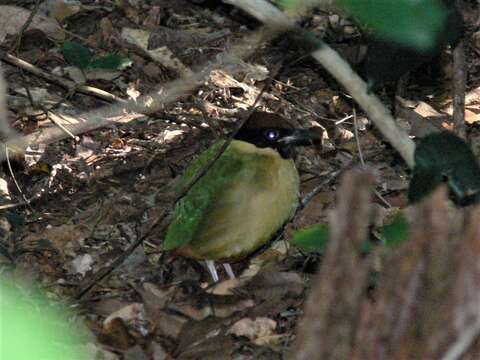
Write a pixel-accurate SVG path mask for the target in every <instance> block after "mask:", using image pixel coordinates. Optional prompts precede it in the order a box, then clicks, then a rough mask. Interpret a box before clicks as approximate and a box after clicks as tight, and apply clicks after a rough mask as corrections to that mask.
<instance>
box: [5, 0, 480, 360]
mask: <svg viewBox="0 0 480 360" xmlns="http://www.w3.org/2000/svg"><path fill="white" fill-rule="evenodd" d="M81 3H82V5H81V6H78V5H66V4H64V5H63V6H60V5H59V4H63V2H46V3H45V4H42V6H40V8H39V9H36V11H37V13H36V14H37V15H38V16H40V15H41V16H47V15H46V14H48V16H49V17H51V18H54V19H55V21H58V22H60V23H61V25H62V27H63V28H64V29H65V30H66V31H65V32H61V31H58V30H57V31H56V32H55V30H54V31H53V33H50V31H52V30H49V28H48V26H46V25H45V24H44V23H43V24H42V23H41V22H40V25H38V24H37V23H36V22H35V21H32V24H31V25H30V27H29V29H27V30H26V31H23V32H22V33H20V30H21V27H22V25H23V24H25V22H26V21H27V19H28V15H29V14H30V11H31V10H32V9H34V7H35V2H34V1H10V2H9V1H6V2H5V1H4V2H2V5H1V6H0V23H4V22H6V21H7V20H8V21H10V22H11V24H12V28H13V29H14V30H11V31H10V32H8V31H7V33H6V34H2V33H1V31H0V36H2V38H1V39H0V40H1V41H3V42H2V53H1V54H2V59H3V60H4V63H3V64H2V65H3V66H2V68H3V71H4V75H5V78H6V81H7V83H8V95H7V102H8V110H9V113H8V115H9V119H10V120H11V123H12V126H13V127H14V128H15V129H16V130H17V131H18V132H19V133H21V134H22V135H33V136H36V135H38V136H43V135H41V134H50V133H49V131H50V130H52V129H55V131H57V132H58V131H59V133H60V135H58V136H57V137H54V136H52V135H45V136H46V138H47V139H48V140H46V141H45V144H42V145H34V146H31V147H30V148H29V149H28V151H27V152H26V154H25V155H18V156H11V157H10V159H9V162H8V163H7V162H5V163H4V165H3V170H2V175H1V180H0V183H1V184H2V188H1V191H2V199H3V200H2V204H4V205H10V204H15V205H14V206H13V207H9V208H4V210H3V212H2V214H1V215H0V224H1V226H0V228H1V230H0V231H1V234H2V237H1V239H0V272H1V273H3V274H9V275H12V276H14V277H15V278H17V279H22V281H24V282H26V283H28V284H31V285H34V286H38V287H40V288H42V289H44V290H45V291H46V292H47V294H48V297H49V298H50V299H54V300H58V301H59V302H61V303H64V304H65V305H66V306H69V307H70V308H75V309H76V311H78V313H79V318H80V320H79V322H80V323H82V326H84V327H85V329H84V330H85V331H86V332H87V333H89V334H90V336H89V337H88V339H89V340H88V343H89V345H88V346H89V347H90V349H91V350H92V351H94V352H97V355H96V356H98V358H104V359H155V360H157V359H165V358H178V359H197V358H201V359H207V358H211V359H277V358H278V359H281V358H283V357H284V355H285V354H286V353H287V352H288V349H289V348H290V346H291V344H292V342H293V341H294V339H295V328H296V326H297V323H298V320H299V319H300V318H301V316H302V307H303V303H304V301H305V299H306V297H307V294H308V288H309V284H310V280H311V278H312V276H313V275H314V274H315V271H316V269H317V268H318V264H319V263H320V262H321V258H322V256H321V254H319V253H307V252H305V251H303V250H301V249H298V248H296V247H295V246H290V245H289V240H291V238H292V236H293V234H294V233H295V231H296V230H298V229H303V228H305V227H308V226H311V225H314V224H318V223H327V222H328V221H329V216H330V215H329V214H330V213H331V210H332V209H333V208H334V206H335V200H336V194H335V191H336V188H337V185H338V181H339V178H340V177H341V174H342V173H343V172H344V171H345V170H347V169H350V168H353V167H355V166H358V165H361V164H362V163H365V165H366V166H367V167H368V168H369V169H370V171H371V172H372V173H373V174H374V175H375V179H376V180H375V190H376V196H375V200H374V215H372V219H371V222H372V224H373V227H372V230H371V231H372V232H375V231H376V229H379V228H381V227H382V226H383V225H384V224H385V223H388V221H389V219H391V217H392V216H394V215H395V214H397V213H398V212H399V211H401V210H402V209H404V208H405V207H406V206H407V195H406V194H407V189H408V184H409V178H410V173H409V170H408V167H407V166H406V165H405V164H404V163H403V161H402V160H401V158H399V157H398V156H397V155H396V153H395V151H394V150H393V149H392V148H391V147H390V146H389V145H388V144H387V143H386V142H385V141H383V139H382V136H381V135H380V134H379V133H378V131H376V130H375V129H373V127H372V125H371V123H370V122H369V120H368V118H367V117H366V116H365V115H364V113H363V112H362V109H360V108H358V107H357V106H356V104H355V103H354V102H353V101H352V100H351V98H350V97H349V95H348V94H346V93H345V92H344V90H343V89H342V88H341V87H340V86H339V85H338V84H337V83H336V82H335V80H334V79H333V78H332V77H331V76H329V75H328V74H327V73H326V72H325V71H324V70H323V69H322V68H321V66H320V65H318V64H317V63H315V61H314V60H312V59H311V58H310V57H309V56H308V54H306V53H305V52H304V50H302V49H301V48H300V47H298V46H296V44H295V43H294V41H293V40H291V39H289V38H288V37H283V36H282V37H280V38H277V39H275V40H272V41H270V42H267V43H262V45H261V46H260V47H258V48H256V49H254V51H252V52H251V53H250V54H249V55H248V56H246V57H240V56H238V54H232V53H231V52H230V50H231V49H232V48H233V47H234V45H235V44H236V43H238V42H240V41H242V39H245V38H247V37H248V36H249V34H251V33H252V32H254V31H256V30H257V29H258V28H260V26H261V25H260V24H259V23H258V22H256V21H255V20H254V19H252V18H251V17H249V16H248V15H246V14H244V13H243V12H241V11H240V10H237V9H235V8H233V7H230V6H227V5H223V4H219V3H220V2H216V1H205V2H201V1H198V2H196V1H187V0H157V1H151V2H147V1H140V2H134V1H131V2H128V1H101V2H96V1H82V2H81ZM130 3H136V5H135V6H133V5H129V4H130ZM6 4H8V5H6ZM14 6H23V7H24V9H23V10H22V9H19V8H16V7H14ZM469 6H470V5H468V4H467V3H466V5H465V9H462V10H463V13H464V15H465V19H466V22H467V32H466V34H465V41H466V44H467V46H466V48H467V50H466V51H467V67H468V74H469V77H468V83H467V92H468V91H471V90H473V89H477V96H476V97H474V96H471V97H470V98H469V99H468V101H467V110H466V121H467V123H468V128H469V132H470V134H471V137H470V139H471V142H472V145H473V147H474V149H475V150H476V149H478V148H480V142H479V139H480V136H479V132H478V130H477V129H478V127H477V126H478V123H479V120H480V95H478V88H479V86H480V66H479V65H480V60H479V54H480V36H479V33H478V32H477V33H476V36H474V32H473V30H472V29H477V31H478V26H479V24H478V19H480V17H479V15H480V14H479V12H480V11H479V9H478V8H474V7H473V2H472V5H471V7H469ZM25 9H27V10H28V11H27V10H25ZM7 14H8V15H7ZM7 16H8V17H9V18H8V19H7V18H6V17H7ZM2 18H3V19H2ZM50 20H52V19H50ZM301 24H302V26H304V27H306V28H308V29H309V30H311V31H313V32H314V33H316V34H318V36H322V37H323V38H324V40H325V41H326V42H327V43H329V44H330V45H331V46H332V47H333V48H334V49H336V50H337V51H338V52H339V53H340V54H342V56H344V57H345V58H346V59H348V60H349V62H350V63H351V64H352V66H353V67H358V66H359V64H360V58H361V54H362V51H363V49H364V47H365V41H364V39H363V38H362V36H361V34H360V32H359V31H358V29H357V28H356V27H355V26H354V25H353V24H352V22H351V21H348V20H346V19H344V18H342V17H340V16H338V15H337V14H335V13H333V12H329V11H320V10H313V11H310V12H309V13H308V14H307V15H305V16H304V17H303V18H302V20H301ZM134 29H137V30H141V31H142V32H141V33H140V32H135V31H133V30H134ZM19 39H21V41H19ZM64 40H69V41H71V42H75V43H77V44H81V45H83V46H85V47H88V48H89V49H91V51H92V54H93V56H94V57H101V56H106V55H111V54H115V55H120V56H121V57H123V58H126V59H130V60H131V65H130V66H128V67H126V68H124V69H123V68H122V69H107V70H106V69H95V70H91V69H87V70H85V71H84V72H83V73H82V72H81V71H80V72H79V71H78V69H75V68H74V67H73V66H72V65H71V64H69V63H68V61H66V60H65V57H64V56H62V52H61V50H60V49H61V48H62V43H63V41H64ZM146 41H148V46H147V47H146V48H143V49H142V48H141V46H140V45H138V44H146ZM75 54H76V53H75V52H74V56H75ZM8 55H12V56H14V57H16V58H19V59H22V60H24V61H26V62H28V63H30V64H33V65H34V66H35V67H37V68H39V69H41V70H43V71H44V72H46V73H47V74H53V75H55V76H59V77H63V78H64V79H74V80H73V81H77V84H78V83H79V82H80V83H81V81H82V79H83V81H86V85H89V86H91V87H92V88H97V89H101V90H103V91H104V92H105V93H106V94H107V95H98V94H97V93H96V92H95V91H88V90H87V91H81V90H79V89H78V88H77V89H75V87H74V86H73V87H72V88H70V90H66V88H65V83H64V85H63V86H59V83H58V82H55V81H51V79H48V78H46V77H44V76H35V75H33V74H32V73H31V72H29V70H28V69H26V68H24V67H22V66H20V65H19V64H18V63H15V62H14V61H12V60H11V58H10V59H8ZM226 55H228V56H226ZM78 56H80V55H78ZM221 57H224V58H221ZM219 59H223V60H219ZM213 61H217V63H218V66H216V67H214V68H213V69H212V70H211V71H209V72H208V74H207V75H206V76H205V77H204V78H203V79H202V81H201V82H200V83H199V85H197V86H194V87H193V88H192V90H188V91H182V90H181V89H180V90H179V96H177V97H176V98H175V99H173V101H172V100H171V99H170V101H169V102H166V103H165V104H164V105H163V106H162V107H160V108H158V109H155V111H153V112H150V113H148V114H147V113H145V114H138V113H134V112H124V113H123V114H122V116H116V117H115V118H111V119H110V121H109V122H108V123H106V124H103V125H102V126H101V127H98V128H94V129H93V130H91V131H88V132H87V131H83V132H82V133H80V134H78V135H73V134H68V133H67V132H64V131H63V130H59V129H60V128H59V127H58V126H59V125H58V124H59V123H60V126H61V124H64V125H65V124H66V125H71V124H72V123H78V122H82V121H83V119H84V118H86V119H88V117H89V114H90V112H91V111H92V110H93V109H99V108H102V107H105V108H108V107H109V106H110V104H111V102H110V101H108V99H109V98H110V99H115V98H121V99H131V98H136V97H139V96H143V95H147V94H155V93H159V92H161V91H163V89H164V87H165V86H166V85H167V84H170V83H171V82H172V81H174V80H176V79H178V78H179V77H180V76H188V75H189V74H192V73H195V72H198V71H199V69H201V68H203V67H204V66H205V65H206V64H209V62H213ZM222 61H223V62H222ZM439 61H440V65H441V70H440V72H439V73H438V74H441V75H436V76H434V78H435V79H434V80H432V78H431V77H429V76H425V74H427V73H428V72H429V71H430V70H431V69H426V68H425V67H423V68H421V69H419V70H418V71H416V72H415V73H414V74H412V75H411V76H410V81H409V83H408V86H407V88H406V92H405V97H404V98H403V99H402V101H401V102H400V103H399V104H398V105H397V109H396V113H397V116H396V118H397V121H398V122H399V124H400V126H401V127H402V128H403V129H405V130H406V131H407V132H409V134H410V135H411V136H414V137H421V136H423V135H425V134H427V133H429V132H431V131H432V129H441V128H444V129H451V120H450V116H451V95H450V94H451V85H450V83H451V81H450V78H449V77H450V76H451V56H449V54H445V57H444V58H442V59H440V60H439ZM222 64H223V65H222ZM274 69H275V70H274ZM274 71H276V75H275V76H274V78H273V80H271V79H270V77H271V75H272V72H274ZM432 71H433V70H432ZM85 77H86V80H85ZM67 81H72V80H67ZM264 86H267V87H266V89H265V91H264V92H263V94H261V98H260V100H259V105H258V106H259V110H261V111H267V112H275V113H277V114H279V115H282V116H283V117H285V118H287V119H289V120H290V121H291V122H292V123H294V124H296V125H298V126H302V127H320V128H323V129H324V130H325V132H324V139H323V146H322V147H317V148H305V149H302V150H301V151H300V154H299V156H298V158H297V159H296V163H297V168H298V170H299V173H300V175H301V195H302V198H305V197H306V196H307V197H309V195H310V194H312V190H314V191H315V196H313V197H312V198H311V199H310V200H309V202H308V203H307V204H306V206H305V208H304V209H302V210H301V211H300V212H298V213H297V215H296V216H295V218H294V219H293V220H292V221H291V222H290V223H289V224H288V225H287V227H286V229H285V231H284V232H283V233H282V234H281V240H279V241H276V242H275V243H274V244H273V245H272V246H271V247H269V248H268V249H265V250H264V251H263V252H262V253H261V254H259V255H257V256H255V257H253V258H250V259H247V260H245V261H242V262H240V263H236V264H233V268H234V271H235V273H236V274H238V279H234V280H229V279H228V278H227V276H226V274H223V273H221V274H220V276H221V281H220V282H219V283H217V284H212V283H211V280H210V278H209V276H208V273H207V272H206V271H205V269H204V268H203V266H202V265H200V264H198V263H196V262H195V261H192V260H189V259H185V258H181V257H177V256H173V255H171V254H168V253H165V252H163V251H162V239H163V236H164V232H165V226H164V225H165V224H164V223H165V222H166V221H167V219H168V217H167V214H168V213H169V212H170V211H171V209H172V206H173V201H174V199H175V194H174V192H173V187H174V184H175V180H176V179H177V178H178V176H179V175H180V174H181V173H182V171H183V169H184V168H185V166H186V165H188V164H189V163H190V161H191V160H192V159H194V158H195V157H196V156H197V155H198V154H199V153H201V152H202V151H203V150H205V149H206V148H207V147H208V146H209V145H210V144H212V142H213V141H215V139H217V138H219V137H222V136H225V134H227V133H228V132H229V131H230V130H231V129H232V127H233V125H234V124H235V121H236V120H238V119H239V118H240V117H241V116H242V115H241V114H242V111H243V110H248V109H249V108H250V107H251V105H252V104H253V102H254V101H255V99H256V97H257V96H258V95H259V94H260V91H261V89H262V88H263V87H264ZM391 92H392V90H391V89H390V88H387V90H383V91H382V92H380V93H379V95H380V97H381V98H382V99H383V100H384V102H385V103H386V104H387V105H388V106H389V107H391ZM54 121H55V122H54ZM359 150H361V151H359ZM319 185H322V186H321V188H320V189H321V190H320V191H318V189H317V187H318V186H319ZM241 221H242V219H239V222H241ZM365 221H368V220H367V219H366V220H365ZM79 326H80V325H79ZM100 353H101V354H102V355H101V356H103V357H100V355H98V354H100Z"/></svg>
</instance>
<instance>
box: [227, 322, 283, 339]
mask: <svg viewBox="0 0 480 360" xmlns="http://www.w3.org/2000/svg"><path fill="white" fill-rule="evenodd" d="M276 327H277V323H276V322H275V321H274V320H272V319H269V318H267V317H258V318H256V319H253V320H252V319H249V318H244V319H241V320H239V321H237V322H236V323H235V324H233V325H232V326H231V327H230V329H228V331H227V334H232V335H235V336H245V337H247V338H248V339H250V340H258V339H261V338H265V337H268V336H271V335H273V333H274V331H275V328H276Z"/></svg>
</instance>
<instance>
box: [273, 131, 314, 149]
mask: <svg viewBox="0 0 480 360" xmlns="http://www.w3.org/2000/svg"><path fill="white" fill-rule="evenodd" d="M321 140H322V129H321V128H316V127H315V128H309V129H295V130H294V131H293V133H292V134H291V135H289V136H285V137H284V138H282V139H280V140H279V142H280V143H281V144H282V145H284V146H309V145H313V144H318V143H319V142H320V141H321Z"/></svg>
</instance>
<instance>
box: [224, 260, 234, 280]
mask: <svg viewBox="0 0 480 360" xmlns="http://www.w3.org/2000/svg"><path fill="white" fill-rule="evenodd" d="M223 268H224V269H225V271H226V273H227V275H228V277H229V278H230V279H235V273H234V272H233V269H232V267H231V266H230V264H223Z"/></svg>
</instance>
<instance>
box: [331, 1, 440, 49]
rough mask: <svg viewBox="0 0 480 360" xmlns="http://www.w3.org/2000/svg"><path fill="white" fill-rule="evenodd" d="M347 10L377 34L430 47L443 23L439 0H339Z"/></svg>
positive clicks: (404, 42) (414, 44)
mask: <svg viewBox="0 0 480 360" xmlns="http://www.w3.org/2000/svg"><path fill="white" fill-rule="evenodd" d="M339 4H340V6H341V7H343V9H344V10H345V12H346V13H347V14H349V15H350V16H352V17H353V18H354V19H356V21H357V22H358V23H360V24H362V25H363V26H365V27H366V28H367V29H369V30H371V31H372V32H374V33H375V35H376V36H378V37H379V38H383V39H385V40H392V41H396V42H398V43H401V44H406V45H411V46H415V47H417V48H418V49H421V50H430V49H432V48H433V47H434V46H435V42H436V37H437V34H439V32H441V31H442V30H443V28H444V26H445V18H446V9H445V7H444V5H443V4H442V3H441V2H440V1H439V0H422V1H412V0H381V1H379V0H339Z"/></svg>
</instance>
